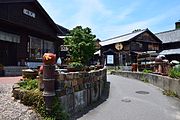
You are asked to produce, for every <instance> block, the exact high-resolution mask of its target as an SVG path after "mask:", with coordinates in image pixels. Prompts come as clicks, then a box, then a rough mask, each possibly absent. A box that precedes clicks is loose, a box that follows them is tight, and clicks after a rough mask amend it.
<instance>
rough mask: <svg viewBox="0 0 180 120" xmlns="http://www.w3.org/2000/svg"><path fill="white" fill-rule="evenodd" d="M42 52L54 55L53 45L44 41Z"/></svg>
mask: <svg viewBox="0 0 180 120" xmlns="http://www.w3.org/2000/svg"><path fill="white" fill-rule="evenodd" d="M44 52H45V53H47V52H51V53H54V44H53V42H50V41H46V40H44Z"/></svg>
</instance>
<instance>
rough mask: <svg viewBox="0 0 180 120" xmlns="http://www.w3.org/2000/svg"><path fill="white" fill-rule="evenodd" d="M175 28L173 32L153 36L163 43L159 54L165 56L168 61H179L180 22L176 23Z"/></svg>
mask: <svg viewBox="0 0 180 120" xmlns="http://www.w3.org/2000/svg"><path fill="white" fill-rule="evenodd" d="M175 26H176V27H175V29H174V30H169V31H165V32H160V33H157V34H155V35H156V36H157V37H158V38H159V39H160V40H161V41H162V42H163V45H162V48H163V51H162V52H160V54H162V55H165V56H166V58H167V59H168V60H170V61H171V60H179V61H180V21H179V22H176V24H175Z"/></svg>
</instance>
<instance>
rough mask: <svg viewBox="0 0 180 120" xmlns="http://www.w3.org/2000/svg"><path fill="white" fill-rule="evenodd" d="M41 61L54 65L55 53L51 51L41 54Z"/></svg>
mask: <svg viewBox="0 0 180 120" xmlns="http://www.w3.org/2000/svg"><path fill="white" fill-rule="evenodd" d="M43 63H44V64H45V65H54V64H55V63H56V55H55V54H53V53H45V54H44V55H43Z"/></svg>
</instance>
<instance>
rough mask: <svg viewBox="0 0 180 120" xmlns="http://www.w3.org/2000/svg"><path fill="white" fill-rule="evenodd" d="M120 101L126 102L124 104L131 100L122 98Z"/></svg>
mask: <svg viewBox="0 0 180 120" xmlns="http://www.w3.org/2000/svg"><path fill="white" fill-rule="evenodd" d="M121 101H122V102H126V103H128V102H131V100H130V99H128V98H123V99H122V100H121Z"/></svg>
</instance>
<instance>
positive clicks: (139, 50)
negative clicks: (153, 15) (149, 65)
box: [100, 29, 162, 66]
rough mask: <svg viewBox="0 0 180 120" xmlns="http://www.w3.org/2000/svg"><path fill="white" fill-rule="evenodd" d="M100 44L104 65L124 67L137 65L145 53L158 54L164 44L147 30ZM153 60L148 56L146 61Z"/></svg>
mask: <svg viewBox="0 0 180 120" xmlns="http://www.w3.org/2000/svg"><path fill="white" fill-rule="evenodd" d="M100 44H101V55H102V56H103V57H102V58H103V59H102V62H103V63H104V64H106V65H109V66H112V65H113V66H114V65H121V66H124V65H131V64H132V63H137V62H138V56H139V55H142V54H143V53H149V54H150V53H158V52H159V51H160V50H161V45H162V42H161V40H160V39H159V38H157V37H156V36H155V35H154V34H153V33H152V32H151V31H149V30H148V29H145V30H138V31H135V32H132V33H129V34H125V35H122V36H118V37H114V38H111V39H108V40H105V41H102V42H100ZM153 59H154V58H153ZM153 59H152V57H150V56H147V57H146V58H145V59H144V61H153ZM142 61H143V60H142Z"/></svg>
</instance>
